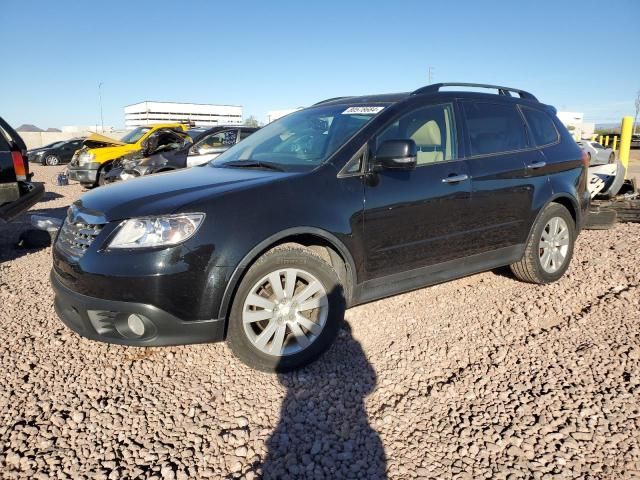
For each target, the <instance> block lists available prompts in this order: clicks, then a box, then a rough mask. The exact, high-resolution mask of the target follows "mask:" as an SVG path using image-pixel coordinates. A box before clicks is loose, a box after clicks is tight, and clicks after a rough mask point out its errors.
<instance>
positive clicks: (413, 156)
mask: <svg viewBox="0 0 640 480" xmlns="http://www.w3.org/2000/svg"><path fill="white" fill-rule="evenodd" d="M417 160H418V149H417V147H416V142H414V141H413V140H387V141H385V142H382V145H380V146H379V147H378V151H377V152H376V161H375V164H376V166H379V167H382V168H391V169H396V170H412V169H414V168H415V167H416V162H417Z"/></svg>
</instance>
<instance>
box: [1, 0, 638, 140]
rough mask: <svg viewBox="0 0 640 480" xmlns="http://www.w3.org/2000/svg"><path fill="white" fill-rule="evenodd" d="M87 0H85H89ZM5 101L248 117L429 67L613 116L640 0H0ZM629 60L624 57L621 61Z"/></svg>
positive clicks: (628, 94) (419, 80)
mask: <svg viewBox="0 0 640 480" xmlns="http://www.w3.org/2000/svg"><path fill="white" fill-rule="evenodd" d="M92 3H95V5H92ZM1 12H2V13H1V14H0V15H2V17H3V18H4V19H5V21H3V22H2V27H1V28H0V45H2V50H3V55H2V58H3V64H4V65H3V67H2V69H0V72H1V73H0V115H2V116H3V117H5V118H6V119H7V120H8V121H9V122H11V123H12V124H15V125H20V124H22V123H34V124H36V125H38V126H40V127H42V128H46V127H60V126H62V125H88V124H95V123H96V122H99V117H100V110H99V101H98V83H99V82H103V105H104V121H105V125H114V126H116V127H120V126H122V125H123V124H124V114H123V110H122V109H123V107H124V106H125V105H127V104H131V103H136V102H138V101H142V100H159V101H183V102H196V103H221V104H236V105H242V106H243V107H244V114H245V117H246V116H248V115H254V116H255V117H256V118H258V119H259V120H264V118H265V116H266V112H267V111H268V110H277V109H283V108H289V107H297V106H306V105H310V104H312V103H314V102H316V101H318V100H321V99H323V98H327V97H333V96H340V95H350V94H354V95H357V94H367V93H382V92H396V91H406V90H412V89H415V88H417V87H419V86H422V85H425V84H427V83H428V77H427V75H428V73H427V72H428V68H429V66H431V67H433V69H434V81H437V82H444V81H470V82H483V83H496V84H502V85H508V86H515V87H520V88H524V89H526V90H530V91H531V92H533V93H534V94H535V95H536V96H538V98H539V99H541V100H542V101H544V102H545V103H550V104H552V105H555V106H556V107H557V108H558V109H559V110H571V111H581V112H584V113H585V116H586V119H587V120H590V121H596V122H617V121H619V119H620V118H621V116H622V115H625V114H627V115H632V114H633V110H634V105H633V100H634V97H635V94H636V92H637V91H638V90H640V62H638V57H639V53H638V52H639V51H640V48H639V47H640V23H638V19H639V18H640V1H638V0H619V1H616V0H609V1H607V2H604V3H603V2H597V1H590V0H583V1H562V0H555V1H547V0H536V1H533V0H532V1H490V0H486V1H454V0H452V1H447V2H442V1H437V2H435V1H426V0H423V1H403V0H395V1H384V2H378V1H374V0H369V1H358V2H356V1H347V0H342V1H326V0H325V1H314V2H307V1H300V0H298V1H275V0H274V1H271V2H257V1H256V2H253V1H249V0H247V1H243V2H220V1H189V2H179V1H178V2H176V1H175V0H173V1H159V0H156V1H131V0H130V1H127V2H122V1H119V0H110V1H108V2H79V1H78V2H71V1H65V0H61V1H55V2H53V1H50V0H47V1H41V2H35V1H25V0H4V1H3V5H2V9H1ZM625 60H626V62H625Z"/></svg>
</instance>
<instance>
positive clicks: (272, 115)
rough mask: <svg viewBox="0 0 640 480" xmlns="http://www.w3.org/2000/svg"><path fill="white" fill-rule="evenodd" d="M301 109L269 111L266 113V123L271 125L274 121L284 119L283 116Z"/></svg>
mask: <svg viewBox="0 0 640 480" xmlns="http://www.w3.org/2000/svg"><path fill="white" fill-rule="evenodd" d="M302 109H303V107H298V108H287V109H285V110H270V111H268V112H267V123H271V122H273V121H274V120H277V119H279V118H280V117H284V116H285V115H289V114H290V113H293V112H297V111H298V110H302Z"/></svg>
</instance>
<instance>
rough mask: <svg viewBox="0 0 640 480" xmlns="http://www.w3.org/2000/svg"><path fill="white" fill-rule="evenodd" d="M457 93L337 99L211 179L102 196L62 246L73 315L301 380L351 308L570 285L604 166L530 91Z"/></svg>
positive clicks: (216, 170) (182, 178)
mask: <svg viewBox="0 0 640 480" xmlns="http://www.w3.org/2000/svg"><path fill="white" fill-rule="evenodd" d="M451 86H465V87H466V86H469V84H435V85H430V86H427V87H424V88H420V89H418V90H416V91H414V92H412V93H399V94H388V95H372V96H364V97H340V98H333V99H329V100H325V101H323V102H320V103H318V104H316V105H314V106H312V107H310V108H306V109H304V110H301V111H298V112H295V113H292V114H290V115H288V116H286V117H284V118H281V119H279V120H277V121H275V122H273V123H271V124H269V125H267V126H266V127H263V128H262V129H260V130H258V131H257V132H256V133H254V134H253V135H251V136H250V137H249V138H247V139H246V140H244V141H242V142H240V143H239V144H237V145H235V146H234V147H232V148H230V149H229V150H227V151H226V152H225V153H223V154H222V155H220V156H219V157H218V158H217V159H216V160H214V161H213V162H211V163H210V164H209V165H207V166H204V167H202V168H193V169H187V170H183V171H179V172H175V173H172V174H171V175H158V176H150V177H148V178H140V179H135V180H133V181H131V182H126V183H121V184H115V185H112V186H109V187H108V188H104V189H103V188H101V189H97V190H95V191H92V192H90V193H87V194H85V195H84V196H83V197H82V198H81V199H80V200H78V201H77V202H75V203H74V204H73V205H72V206H71V208H70V209H69V213H68V216H67V218H66V220H65V222H64V224H63V226H62V228H61V230H60V232H59V234H58V237H57V241H56V243H55V248H54V252H53V260H54V265H53V272H52V277H51V280H52V284H53V288H54V289H55V292H56V300H55V306H56V309H57V312H58V315H59V316H60V318H62V320H63V321H64V322H65V323H66V324H67V325H68V326H69V327H70V328H72V329H73V330H75V331H77V332H78V333H80V334H81V335H84V336H86V337H88V338H91V339H95V340H101V341H105V342H112V343H120V344H125V345H139V346H150V345H175V344H187V343H194V342H210V341H218V340H223V339H226V340H227V341H228V343H229V345H230V347H231V349H232V350H233V351H234V352H235V353H236V355H237V356H238V357H239V358H240V359H242V360H243V361H244V362H245V363H247V364H248V365H250V366H252V367H255V368H258V369H261V370H266V371H286V370H290V369H294V368H297V367H300V366H302V365H304V364H306V363H308V362H310V361H312V360H313V359H314V358H316V357H317V356H318V355H320V354H321V353H322V352H323V351H325V350H326V349H327V348H328V347H329V345H330V344H331V343H332V341H333V339H334V337H335V336H336V333H337V331H338V329H339V325H340V321H341V320H342V318H343V314H344V310H345V308H346V307H350V306H353V305H357V304H361V303H365V302H369V301H371V300H375V299H379V298H382V297H385V296H389V295H394V294H397V293H400V292H406V291H408V290H411V289H416V288H420V287H424V286H426V285H431V284H434V283H438V282H443V281H446V280H450V279H453V278H456V277H461V276H464V275H469V274H473V273H476V272H480V271H483V270H488V269H493V268H496V267H499V266H503V265H511V268H512V270H513V272H514V274H515V275H516V276H517V277H518V278H520V279H522V280H524V281H527V282H535V283H547V282H553V281H555V280H558V279H559V278H560V277H561V276H562V275H563V274H564V272H565V271H566V269H567V267H568V266H569V262H570V260H571V257H572V253H573V245H574V241H575V239H576V236H577V234H578V232H579V231H580V229H581V226H582V224H583V221H584V218H585V214H586V211H587V208H588V205H589V193H588V191H587V159H586V156H585V155H584V154H583V153H582V151H581V150H580V148H579V147H578V146H577V145H576V142H575V141H574V140H573V139H572V137H571V135H570V134H569V133H568V132H567V130H566V129H565V127H564V126H563V125H562V124H561V123H560V122H559V121H558V119H557V118H556V116H555V110H554V109H553V107H550V106H547V105H543V104H542V103H540V102H538V100H536V98H535V97H534V96H533V95H531V94H530V93H527V92H525V91H521V90H516V89H511V88H506V87H497V86H489V85H481V86H482V87H487V88H495V89H497V91H498V94H491V93H476V92H464V91H448V90H450V88H451ZM473 86H475V87H477V86H478V85H473ZM443 87H448V89H447V90H445V89H444V88H443ZM374 320H375V319H374Z"/></svg>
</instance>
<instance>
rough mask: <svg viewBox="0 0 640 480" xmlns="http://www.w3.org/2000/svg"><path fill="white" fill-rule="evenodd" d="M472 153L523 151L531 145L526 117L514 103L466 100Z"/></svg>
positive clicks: (465, 108) (466, 117)
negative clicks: (523, 117) (528, 138)
mask: <svg viewBox="0 0 640 480" xmlns="http://www.w3.org/2000/svg"><path fill="white" fill-rule="evenodd" d="M464 115H465V119H466V123H467V131H468V135H469V144H470V147H471V152H470V155H471V156H476V155H491V154H496V153H505V152H512V151H515V150H523V149H525V148H527V147H528V141H527V132H526V131H525V127H524V120H523V119H522V116H521V115H520V113H519V112H518V110H517V108H516V106H515V105H504V104H497V103H482V102H477V103H476V102H466V103H465V104H464Z"/></svg>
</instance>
